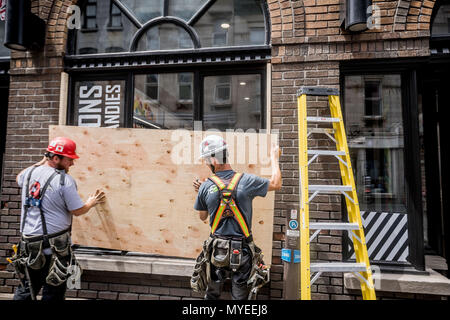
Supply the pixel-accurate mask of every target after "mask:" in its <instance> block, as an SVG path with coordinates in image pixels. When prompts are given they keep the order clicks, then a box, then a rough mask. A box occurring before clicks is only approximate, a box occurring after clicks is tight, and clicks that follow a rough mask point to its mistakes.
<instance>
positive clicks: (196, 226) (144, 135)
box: [49, 126, 278, 264]
mask: <svg viewBox="0 0 450 320" xmlns="http://www.w3.org/2000/svg"><path fill="white" fill-rule="evenodd" d="M208 134H211V133H207V134H206V135H208ZM215 134H217V133H215ZM206 135H205V132H201V131H182V130H147V129H125V128H121V129H110V128H86V127H74V126H50V128H49V138H50V140H51V139H53V138H54V137H58V136H65V137H69V138H71V139H73V140H74V141H75V142H76V143H77V154H78V155H79V156H80V159H78V160H76V162H75V165H74V166H73V167H71V168H70V172H69V174H70V175H71V176H72V177H74V178H75V180H76V181H77V185H78V191H79V194H80V196H81V198H82V199H83V200H84V201H86V200H87V198H88V197H89V195H90V194H91V193H93V192H95V190H96V189H103V190H104V191H105V193H106V196H107V201H106V203H104V204H101V205H97V206H96V207H95V208H94V209H91V211H89V212H88V213H87V214H85V215H83V216H80V217H74V219H73V236H72V239H73V243H75V244H80V245H85V246H91V247H99V248H108V249H117V250H126V251H134V252H143V253H150V254H156V255H163V256H171V257H184V258H196V257H197V255H198V254H199V252H200V250H201V246H202V242H203V240H205V239H206V238H207V237H208V234H209V231H210V227H209V225H208V223H207V222H202V221H201V220H200V219H199V217H198V213H197V211H195V210H194V208H193V207H194V203H195V199H196V196H197V193H196V192H195V191H194V188H193V187H192V180H193V179H194V178H195V177H199V178H200V179H205V178H207V177H208V176H209V175H210V171H209V169H208V168H207V167H206V166H205V165H202V164H201V163H200V162H199V161H198V160H196V159H198V154H197V153H198V152H199V151H198V145H199V143H200V141H201V140H202V138H203V137H204V136H206ZM222 136H223V137H224V138H225V139H226V141H227V143H228V145H229V151H230V159H232V160H233V161H232V162H231V165H232V167H233V169H234V170H236V171H239V172H247V173H253V174H257V175H260V176H265V177H267V178H268V177H269V176H268V174H270V162H269V152H270V144H271V141H272V142H273V141H277V139H278V137H277V136H276V135H268V134H256V133H226V134H222ZM242 141H247V143H245V144H243V143H242ZM249 146H251V147H249ZM238 149H239V150H238ZM255 153H259V155H257V156H255ZM243 154H245V159H244V161H243ZM255 159H257V160H256V163H255ZM273 210H274V193H273V192H269V193H268V194H267V196H266V197H265V198H261V197H256V198H255V199H254V201H253V223H252V224H253V235H254V239H255V241H256V243H257V245H258V246H260V247H261V249H262V250H263V253H264V256H265V262H266V263H267V264H270V263H271V257H272V233H273Z"/></svg>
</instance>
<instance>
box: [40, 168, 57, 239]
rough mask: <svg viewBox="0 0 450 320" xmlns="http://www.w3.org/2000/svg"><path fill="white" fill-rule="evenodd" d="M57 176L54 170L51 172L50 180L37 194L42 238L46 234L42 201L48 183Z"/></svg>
mask: <svg viewBox="0 0 450 320" xmlns="http://www.w3.org/2000/svg"><path fill="white" fill-rule="evenodd" d="M57 174H59V172H58V171H56V170H55V172H53V174H52V175H51V176H50V178H48V179H47V181H46V182H45V184H44V187H43V188H42V190H41V192H40V193H39V200H40V202H39V211H40V213H41V223H42V232H43V234H44V236H46V235H47V234H48V233H47V223H46V222H45V216H44V211H43V210H42V200H43V199H44V194H45V191H47V188H48V186H49V185H50V182H51V181H52V180H53V178H54V177H55V176H56V175H57Z"/></svg>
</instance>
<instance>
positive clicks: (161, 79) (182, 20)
mask: <svg viewBox="0 0 450 320" xmlns="http://www.w3.org/2000/svg"><path fill="white" fill-rule="evenodd" d="M78 5H79V6H80V7H81V10H82V21H83V23H82V27H81V29H80V30H76V29H72V30H70V33H69V35H68V54H67V55H66V56H65V62H66V70H67V72H68V73H70V74H71V77H72V80H73V81H72V83H73V84H74V86H73V87H72V89H71V90H72V91H71V92H72V93H73V94H72V95H71V101H70V106H71V108H73V111H72V112H69V113H70V115H69V116H68V120H69V123H70V124H74V125H79V124H80V125H89V126H90V125H92V126H94V125H98V124H99V123H100V125H102V126H103V125H104V124H105V122H104V121H103V118H99V115H98V114H94V113H92V114H88V115H83V114H82V115H81V118H80V115H79V112H80V110H81V109H80V102H79V100H80V98H79V97H78V96H77V94H78V93H77V92H78V91H79V90H80V86H81V85H82V84H81V82H84V81H85V80H86V79H95V80H99V79H98V78H96V76H97V75H98V76H99V77H100V79H110V78H111V79H118V78H120V79H123V80H121V81H124V84H123V85H124V88H123V90H124V92H125V94H124V97H123V101H122V102H123V104H124V105H123V110H124V114H123V116H124V119H122V120H121V121H120V126H124V127H135V128H148V129H178V128H186V129H193V128H194V122H195V121H198V122H201V123H202V124H203V129H204V130H206V129H210V128H215V129H219V130H226V129H242V130H247V129H255V130H258V129H261V128H264V126H265V105H264V103H265V93H264V92H263V91H264V90H265V88H264V86H265V83H266V81H265V77H266V63H267V62H269V61H270V50H271V49H270V41H269V39H268V35H269V27H268V26H267V25H266V23H267V21H266V19H265V15H264V10H266V9H267V4H266V2H265V1H263V0H80V1H79V3H78ZM224 47H233V48H224ZM112 53H122V54H112ZM92 54H97V55H92ZM83 55H86V56H83ZM87 55H89V56H87ZM74 78H75V80H74ZM80 81H81V82H80ZM86 81H87V80H86ZM87 90H89V89H87ZM125 96H126V97H127V98H125ZM121 107H122V105H121ZM82 110H83V111H85V110H86V109H85V108H83V109H82ZM121 110H122V109H121ZM108 124H110V123H109V122H108Z"/></svg>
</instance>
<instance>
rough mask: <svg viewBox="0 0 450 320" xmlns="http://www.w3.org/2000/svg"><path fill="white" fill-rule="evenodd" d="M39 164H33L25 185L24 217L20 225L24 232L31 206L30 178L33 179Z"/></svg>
mask: <svg viewBox="0 0 450 320" xmlns="http://www.w3.org/2000/svg"><path fill="white" fill-rule="evenodd" d="M37 167H38V166H33V167H32V168H31V170H30V172H29V173H28V176H27V183H26V185H25V203H24V205H23V208H24V211H23V217H22V223H21V225H22V226H21V227H20V232H23V228H24V227H25V220H27V214H28V208H29V207H30V204H29V202H28V197H29V196H30V180H31V174H32V173H33V171H34V169H36V168H37Z"/></svg>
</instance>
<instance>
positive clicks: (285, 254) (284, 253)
mask: <svg viewBox="0 0 450 320" xmlns="http://www.w3.org/2000/svg"><path fill="white" fill-rule="evenodd" d="M281 260H283V261H286V262H291V249H281Z"/></svg>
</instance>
